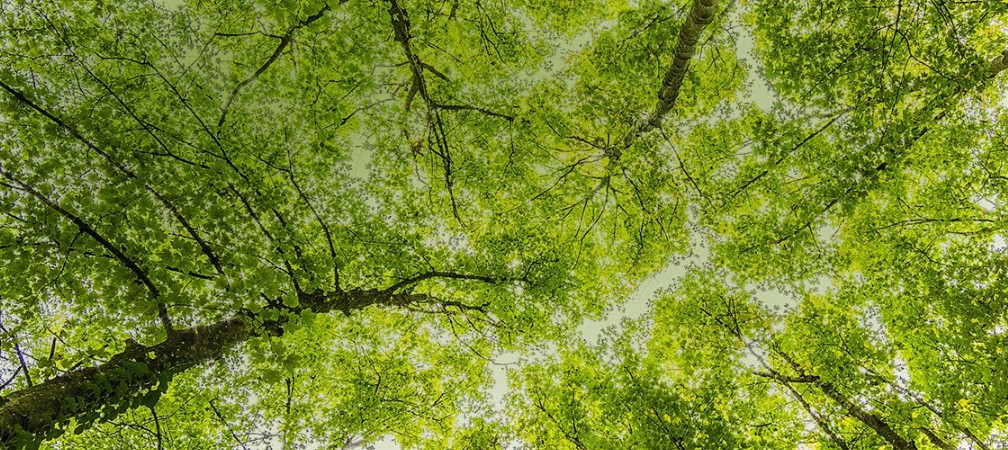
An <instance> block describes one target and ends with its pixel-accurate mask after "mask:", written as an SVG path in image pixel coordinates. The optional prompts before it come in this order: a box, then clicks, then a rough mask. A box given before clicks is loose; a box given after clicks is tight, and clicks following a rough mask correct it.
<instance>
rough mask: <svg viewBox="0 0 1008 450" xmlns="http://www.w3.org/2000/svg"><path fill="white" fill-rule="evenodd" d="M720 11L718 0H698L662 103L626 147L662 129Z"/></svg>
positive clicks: (678, 46)
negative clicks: (645, 134)
mask: <svg viewBox="0 0 1008 450" xmlns="http://www.w3.org/2000/svg"><path fill="white" fill-rule="evenodd" d="M716 8H717V0H694V1H693V6H692V7H691V8H690V12H689V16H687V17H686V22H685V23H683V25H682V28H680V29H679V37H678V39H677V40H676V47H675V55H674V56H673V58H672V64H670V65H669V68H668V71H667V72H665V77H664V78H663V79H662V84H661V88H660V89H659V90H658V102H657V103H656V104H655V107H654V110H653V111H651V114H648V116H647V118H646V119H644V120H643V121H642V122H640V123H639V124H637V125H635V126H634V128H633V129H631V130H630V132H629V133H627V135H626V136H625V137H624V138H623V145H624V147H629V146H630V145H631V144H633V141H634V140H635V139H637V138H638V137H640V135H642V134H644V133H647V132H648V131H651V130H653V129H655V128H657V127H658V125H661V121H662V119H664V118H665V115H666V114H668V112H669V111H671V110H672V107H673V106H675V101H676V99H677V98H679V89H680V88H681V87H682V82H683V79H684V78H685V77H686V71H687V70H688V69H689V63H690V60H691V59H692V58H693V54H694V53H696V47H697V43H698V42H699V41H700V35H701V34H702V33H703V30H704V28H706V27H707V25H710V23H711V21H713V20H714V12H715V9H716Z"/></svg>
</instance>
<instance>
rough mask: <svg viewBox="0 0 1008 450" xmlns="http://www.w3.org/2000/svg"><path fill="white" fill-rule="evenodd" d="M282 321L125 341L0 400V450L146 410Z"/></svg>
mask: <svg viewBox="0 0 1008 450" xmlns="http://www.w3.org/2000/svg"><path fill="white" fill-rule="evenodd" d="M416 301H421V302H422V301H427V299H426V297H423V296H418V295H412V294H402V293H393V292H392V291H389V290H385V291H380V290H353V291H349V292H333V293H322V292H317V293H313V294H303V295H301V296H300V304H299V305H298V306H296V307H294V308H290V311H289V312H291V313H299V312H301V311H304V310H311V311H314V312H316V313H327V312H333V311H341V312H343V313H345V314H349V313H350V312H352V311H355V310H358V309H362V308H364V307H367V306H371V305H384V306H401V305H406V304H409V303H412V302H416ZM286 320H287V319H286V316H285V315H283V314H281V317H280V318H279V319H277V320H274V321H268V322H265V323H264V324H263V325H261V326H258V327H256V326H253V325H252V322H253V321H252V320H251V317H250V316H241V315H237V316H233V317H230V318H228V319H225V320H222V321H220V322H216V323H213V324H209V325H200V326H195V327H191V328H187V329H182V330H176V331H175V332H174V333H172V334H171V335H170V336H169V337H168V339H166V340H165V341H164V342H161V343H160V344H157V345H153V346H150V347H145V346H142V345H139V344H136V343H135V342H133V341H132V340H130V341H127V344H126V349H125V350H124V351H123V352H122V353H119V354H117V355H115V356H113V357H112V358H111V359H110V360H109V361H108V362H106V363H104V364H101V365H99V366H95V367H87V368H83V369H79V370H75V371H72V372H69V373H66V374H63V375H60V376H58V377H55V378H52V379H50V380H47V381H45V382H42V383H39V384H36V385H34V386H31V387H26V388H24V389H22V390H20V391H17V392H14V393H12V394H11V395H9V396H7V397H3V398H0V447H4V448H7V447H14V448H21V447H35V446H37V445H38V444H39V443H41V442H42V441H44V440H47V439H51V438H53V437H56V436H58V435H59V434H61V433H62V430H61V427H62V426H65V425H66V424H67V423H68V422H69V420H70V419H72V418H73V419H77V422H78V423H80V424H84V425H85V426H86V425H87V424H89V423H91V422H93V421H94V420H96V419H98V418H100V417H108V416H112V415H115V414H118V413H119V412H122V411H125V410H126V409H129V408H133V407H136V406H140V405H153V404H154V403H155V402H156V401H157V398H158V397H159V395H160V393H161V392H164V391H165V390H166V389H167V384H168V382H169V381H170V380H171V378H172V376H173V375H175V374H178V373H180V372H183V371H185V370H187V369H190V368H192V367H195V366H197V365H200V364H204V363H207V362H210V361H214V360H217V359H220V358H221V357H223V356H224V355H225V354H227V352H228V351H229V350H231V349H232V348H234V347H235V346H236V345H238V344H239V343H241V342H244V341H246V340H248V339H249V338H251V337H253V336H256V335H257V334H260V333H265V332H275V333H279V332H280V330H281V327H282V325H283V324H284V323H285V322H286Z"/></svg>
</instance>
